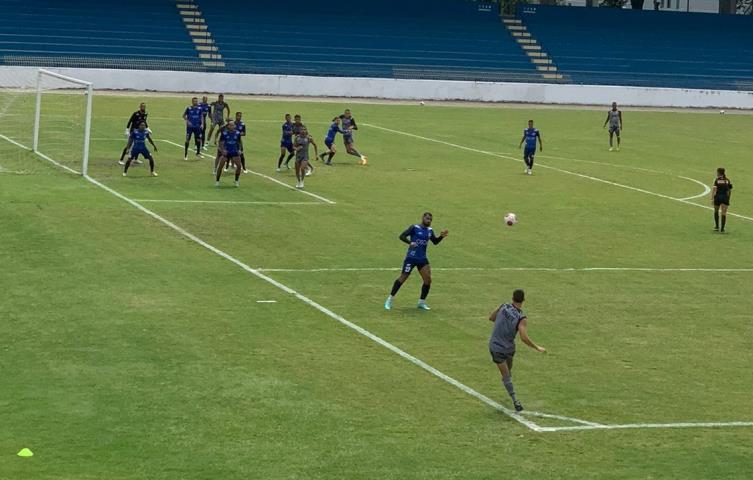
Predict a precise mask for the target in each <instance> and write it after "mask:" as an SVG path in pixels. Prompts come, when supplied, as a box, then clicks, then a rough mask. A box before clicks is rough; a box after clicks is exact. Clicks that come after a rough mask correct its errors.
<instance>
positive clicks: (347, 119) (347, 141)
mask: <svg viewBox="0 0 753 480" xmlns="http://www.w3.org/2000/svg"><path fill="white" fill-rule="evenodd" d="M340 122H342V130H343V132H344V133H343V144H344V145H345V151H346V152H348V155H353V156H354V157H358V158H359V161H358V164H359V165H366V164H368V162H369V160H368V158H367V157H366V155H361V154H360V153H359V152H358V150H356V144H355V140H354V139H353V130H358V124H356V119H355V118H353V114H351V113H350V109H346V110H345V112H343V114H342V115H340Z"/></svg>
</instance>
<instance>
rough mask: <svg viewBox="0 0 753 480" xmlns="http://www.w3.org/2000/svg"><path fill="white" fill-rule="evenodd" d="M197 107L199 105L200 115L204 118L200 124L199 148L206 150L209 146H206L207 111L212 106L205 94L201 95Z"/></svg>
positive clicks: (209, 110)
mask: <svg viewBox="0 0 753 480" xmlns="http://www.w3.org/2000/svg"><path fill="white" fill-rule="evenodd" d="M199 107H201V116H202V118H203V119H204V123H203V124H202V125H201V144H202V145H201V148H202V149H204V150H208V149H209V147H207V117H208V116H209V113H210V112H211V111H212V107H211V106H210V105H209V99H208V98H207V96H206V95H204V96H203V97H201V103H200V104H199Z"/></svg>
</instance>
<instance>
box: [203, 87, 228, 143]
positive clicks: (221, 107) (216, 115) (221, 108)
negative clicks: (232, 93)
mask: <svg viewBox="0 0 753 480" xmlns="http://www.w3.org/2000/svg"><path fill="white" fill-rule="evenodd" d="M209 106H210V107H212V112H211V113H210V114H209V117H210V118H211V119H212V125H210V127H209V136H208V137H207V139H210V138H212V133H214V144H215V145H217V138H218V137H219V136H220V130H222V127H223V126H224V125H225V118H228V119H229V118H230V105H228V104H227V103H225V95H223V94H219V95H218V96H217V101H216V102H212V103H211V104H210V105H209ZM225 111H227V117H226V116H225ZM215 127H216V128H217V132H215V131H214V129H215Z"/></svg>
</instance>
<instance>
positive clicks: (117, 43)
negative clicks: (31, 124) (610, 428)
mask: <svg viewBox="0 0 753 480" xmlns="http://www.w3.org/2000/svg"><path fill="white" fill-rule="evenodd" d="M0 9H1V11H2V12H3V22H2V24H0V56H1V57H0V59H1V60H2V63H3V64H11V65H35V66H92V67H96V66H103V67H116V68H161V69H165V68H175V69H179V68H186V69H189V68H197V67H198V66H200V65H201V63H200V62H199V61H198V55H197V53H196V50H195V49H194V47H193V43H192V41H191V38H190V36H189V35H188V32H187V31H186V28H185V27H184V26H183V22H182V21H181V18H180V15H178V11H177V9H176V7H175V3H172V2H170V1H165V0H162V1H160V0H157V1H150V0H128V1H115V0H103V1H99V2H90V1H87V0H66V1H65V2H62V1H60V0H33V1H29V0H0Z"/></svg>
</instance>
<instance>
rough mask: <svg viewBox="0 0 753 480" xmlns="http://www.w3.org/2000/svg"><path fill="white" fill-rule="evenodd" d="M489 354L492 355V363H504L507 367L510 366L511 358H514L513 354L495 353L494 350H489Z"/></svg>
mask: <svg viewBox="0 0 753 480" xmlns="http://www.w3.org/2000/svg"><path fill="white" fill-rule="evenodd" d="M489 353H491V354H492V362H494V363H506V364H507V365H508V366H511V365H512V357H514V356H515V352H512V353H502V352H495V351H494V350H489Z"/></svg>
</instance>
